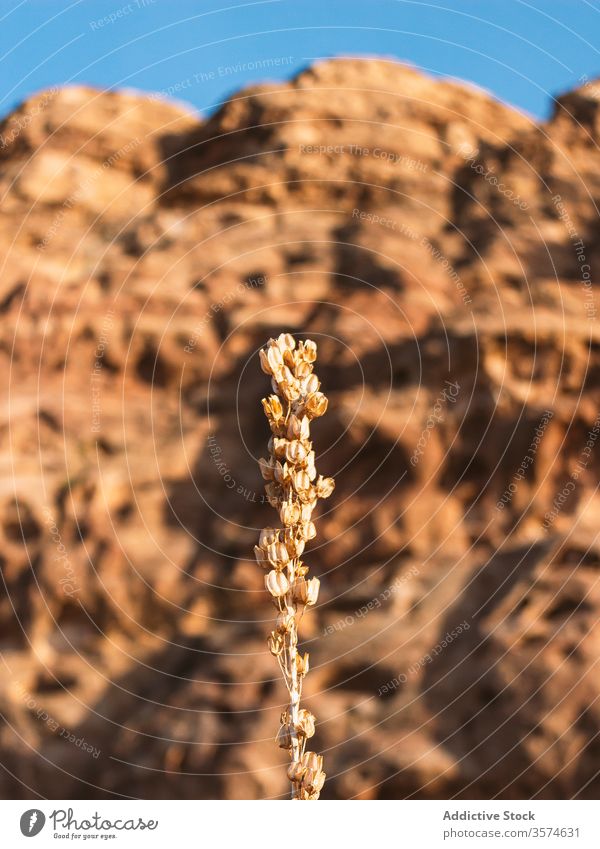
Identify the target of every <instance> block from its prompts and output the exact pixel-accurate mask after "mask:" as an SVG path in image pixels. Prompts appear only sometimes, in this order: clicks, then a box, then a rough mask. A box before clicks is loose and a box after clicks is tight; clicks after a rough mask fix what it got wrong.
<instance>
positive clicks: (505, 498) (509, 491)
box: [496, 410, 554, 510]
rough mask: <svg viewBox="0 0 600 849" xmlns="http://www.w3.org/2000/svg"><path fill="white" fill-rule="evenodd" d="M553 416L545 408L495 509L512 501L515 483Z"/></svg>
mask: <svg viewBox="0 0 600 849" xmlns="http://www.w3.org/2000/svg"><path fill="white" fill-rule="evenodd" d="M553 416H554V413H553V412H552V410H546V411H545V412H544V415H543V416H542V418H541V419H540V423H539V424H538V426H537V427H536V429H535V431H534V433H535V436H534V437H533V439H532V440H531V444H530V446H529V448H528V449H527V453H526V454H525V456H524V457H523V459H522V460H521V463H520V464H519V468H518V469H517V471H516V472H515V473H514V475H513V478H512V481H511V482H510V483H509V485H508V486H507V487H506V489H505V490H504V492H503V493H502V495H501V496H500V498H499V499H498V501H497V502H496V509H497V510H504V508H505V507H506V505H507V504H510V502H511V501H512V497H513V495H514V494H515V492H516V491H517V485H518V483H519V481H522V480H523V478H524V477H525V475H526V473H527V469H528V468H529V467H530V466H531V465H532V463H533V461H534V459H535V455H536V454H537V450H538V448H539V447H540V443H541V441H542V437H543V435H544V433H545V431H546V428H547V427H548V425H549V424H550V421H551V420H552V417H553Z"/></svg>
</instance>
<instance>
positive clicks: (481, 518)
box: [0, 60, 600, 798]
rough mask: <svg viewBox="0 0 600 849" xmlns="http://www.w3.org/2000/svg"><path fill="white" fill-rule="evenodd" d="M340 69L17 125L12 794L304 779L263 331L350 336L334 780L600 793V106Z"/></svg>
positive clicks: (55, 114)
mask: <svg viewBox="0 0 600 849" xmlns="http://www.w3.org/2000/svg"><path fill="white" fill-rule="evenodd" d="M597 90H598V89H597V87H595V86H593V85H592V86H590V85H588V86H587V87H584V88H583V89H580V90H578V91H575V92H571V93H569V94H568V95H566V96H565V97H563V98H562V99H560V100H559V101H558V102H557V104H556V108H555V112H554V115H553V116H552V118H551V119H550V120H549V121H548V122H547V123H545V124H536V123H535V122H533V121H532V120H531V119H529V118H528V117H527V116H524V115H522V114H519V113H517V112H515V111H514V110H512V109H510V108H509V107H507V106H504V105H502V104H500V103H498V102H496V101H494V100H493V99H491V98H490V97H489V96H488V95H487V94H485V93H483V92H481V91H478V90H475V89H473V88H469V87H467V86H464V85H460V84H458V83H454V82H446V81H439V80H435V81H434V80H431V79H429V78H427V77H425V76H423V75H421V74H420V73H418V72H417V71H415V70H412V69H410V68H407V67H404V66H402V65H399V64H395V63H392V62H386V61H375V60H372V61H359V60H352V61H350V60H337V61H330V62H325V63H322V64H318V65H316V66H315V67H312V68H310V69H308V70H306V71H305V72H303V73H302V74H300V75H299V76H298V77H297V78H296V79H294V80H292V81H291V82H289V83H287V84H273V85H267V86H261V87H259V88H252V89H249V90H245V91H242V92H241V93H240V94H239V95H237V96H235V97H234V98H233V99H232V100H231V101H230V102H229V103H227V104H226V105H225V106H224V107H223V108H222V109H221V110H220V111H219V112H218V113H217V114H215V115H214V116H213V117H211V118H210V119H208V120H206V121H200V120H199V119H198V118H197V117H196V116H194V115H193V114H191V113H186V112H184V111H182V109H181V108H179V107H175V106H173V105H170V104H168V103H166V102H163V101H159V100H156V99H152V98H144V97H142V96H136V95H133V94H126V93H115V92H99V91H95V90H91V89H85V88H66V89H63V90H59V91H56V92H46V93H42V94H40V95H39V96H37V97H36V98H32V99H31V100H29V101H28V102H26V103H24V104H23V105H22V106H21V107H20V108H19V109H18V110H17V111H16V112H15V113H14V114H13V115H11V116H10V117H9V118H8V119H7V120H6V121H5V122H4V123H3V124H2V125H1V127H0V194H1V197H2V202H1V204H0V218H1V225H2V226H1V227H0V245H1V256H2V274H1V275H0V311H1V313H2V316H1V317H2V321H1V324H0V357H1V360H2V370H1V372H0V373H1V375H2V382H3V396H2V397H3V398H4V401H3V407H2V421H1V429H0V451H1V454H0V462H1V463H2V468H3V474H2V477H1V480H2V492H1V494H0V495H1V498H0V557H1V560H0V565H1V571H2V578H3V589H2V592H1V593H0V652H1V655H2V661H3V667H4V672H3V674H2V676H0V679H1V680H0V714H1V716H2V720H3V721H2V725H1V726H0V746H1V755H0V760H1V762H2V765H3V767H4V769H3V770H2V772H1V775H0V794H1V795H2V796H4V797H6V796H9V797H11V796H17V797H32V798H34V797H37V796H40V795H41V796H45V797H55V798H56V797H69V796H72V797H75V798H77V797H92V798H93V797H98V798H104V797H107V798H113V797H127V796H134V797H174V798H176V797H182V798H197V797H205V798H248V797H250V798H253V797H265V796H277V795H279V794H281V793H282V792H284V790H285V782H284V773H283V770H282V768H281V764H282V763H283V762H284V757H283V756H281V755H280V753H279V752H278V750H276V749H275V748H274V745H273V742H272V737H273V734H274V731H275V729H276V726H277V720H278V713H279V710H280V706H281V703H282V701H283V692H282V685H281V684H280V682H279V680H278V677H277V675H276V668H275V665H274V663H273V662H272V658H271V657H270V656H269V655H268V654H267V653H266V649H265V634H266V632H267V630H268V622H269V620H270V618H271V617H272V610H271V608H270V606H269V604H268V603H267V600H266V598H265V593H264V590H263V588H262V572H261V570H260V569H259V568H258V567H257V566H256V565H255V563H254V562H253V561H251V560H250V559H249V557H250V554H251V551H252V546H253V543H254V541H255V536H256V529H257V528H258V527H261V526H262V525H264V524H266V523H268V521H269V519H270V518H271V517H270V508H269V507H268V505H265V504H263V503H261V481H260V477H259V474H258V469H257V466H256V462H255V459H256V457H258V456H260V455H261V453H263V452H264V446H265V443H266V439H267V433H266V426H265V422H264V419H263V415H262V411H261V409H260V404H259V399H260V397H261V396H262V395H263V394H264V393H265V392H266V391H267V383H266V380H265V377H264V375H263V374H262V373H261V372H260V369H259V367H258V357H257V353H256V352H257V349H258V347H259V346H261V345H262V344H263V343H264V341H265V339H266V338H268V337H269V336H270V335H273V334H276V333H279V331H280V330H281V329H287V330H290V331H292V332H294V333H298V334H302V335H307V336H310V337H312V338H314V339H315V340H316V341H317V342H318V344H319V374H320V376H321V377H322V379H323V382H324V385H325V389H326V391H327V394H328V395H329V397H330V412H329V413H328V415H327V416H326V417H325V418H324V419H323V420H321V421H320V422H319V427H318V432H317V433H316V441H317V443H318V446H319V448H320V451H321V456H320V457H319V460H318V465H319V469H320V470H321V471H322V472H323V474H332V475H334V476H335V478H336V480H337V484H338V486H337V489H336V493H335V496H334V497H333V498H332V499H330V501H329V502H328V503H327V509H326V510H325V511H324V512H322V513H321V516H320V517H319V520H318V532H319V536H318V538H317V540H316V541H315V543H316V544H313V554H312V562H313V568H314V569H315V570H316V572H317V573H318V574H320V576H321V578H322V597H321V598H322V601H321V603H320V606H319V607H318V609H317V610H316V611H315V613H314V614H313V615H312V616H311V617H307V618H306V619H305V630H304V633H305V635H306V644H307V648H308V649H309V650H310V652H311V659H312V661H313V668H314V671H312V672H311V674H310V676H309V678H308V679H307V686H308V687H309V690H308V693H307V695H308V702H307V704H308V706H310V705H313V706H314V709H315V713H316V714H317V716H318V717H319V719H320V724H319V727H318V731H317V733H318V744H317V745H318V747H319V749H320V750H321V751H324V753H325V757H326V764H327V772H328V774H329V779H328V782H327V784H326V786H325V790H324V793H323V797H324V798H339V797H359V798H397V797H419V798H426V797H449V796H454V795H457V796H463V797H465V798H477V797H482V798H490V797H496V796H497V797H502V798H511V797H512V798H518V797H529V796H538V797H555V796H561V797H562V796H574V795H579V796H580V797H594V798H596V797H597V795H598V792H600V781H599V779H598V777H597V769H598V766H597V765H598V747H599V743H598V739H599V737H598V732H599V731H600V706H599V705H600V701H599V699H600V685H599V684H598V681H599V680H600V679H599V677H598V675H597V673H596V669H595V665H596V663H597V658H598V654H599V651H600V632H599V630H598V611H599V610H600V585H599V584H598V578H599V575H600V547H599V545H598V542H597V521H596V517H597V515H598V512H597V511H598V507H599V505H600V499H599V497H598V494H597V485H598V479H599V471H600V453H599V452H600V449H599V448H598V446H597V445H596V438H597V435H598V431H599V429H600V424H599V420H598V419H597V415H598V408H599V403H598V402H599V396H600V389H599V383H598V376H599V373H600V356H599V351H600V347H599V346H600V339H599V334H598V322H597V319H596V303H595V300H594V291H593V286H592V285H591V281H592V280H593V271H594V269H595V268H596V267H597V263H598V260H599V259H600V257H598V253H599V251H600V241H599V240H598V235H597V234H598V210H597V203H598V200H599V198H600V153H599V151H598V141H599V137H600V103H599V102H598V98H597Z"/></svg>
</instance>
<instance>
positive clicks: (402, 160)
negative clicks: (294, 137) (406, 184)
mask: <svg viewBox="0 0 600 849" xmlns="http://www.w3.org/2000/svg"><path fill="white" fill-rule="evenodd" d="M298 151H299V152H300V153H306V154H310V155H313V156H315V155H316V156H341V155H343V154H349V155H350V156H361V157H372V158H373V159H381V160H383V161H384V162H388V163H389V164H390V165H400V166H402V167H403V168H406V169H407V170H408V171H423V172H424V171H427V170H428V168H429V165H428V164H427V163H426V162H423V161H422V160H421V159H415V158H414V157H412V156H406V155H405V154H402V153H396V151H393V150H386V149H385V148H383V147H365V146H364V145H360V144H299V145H298Z"/></svg>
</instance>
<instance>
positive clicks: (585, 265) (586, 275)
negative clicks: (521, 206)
mask: <svg viewBox="0 0 600 849" xmlns="http://www.w3.org/2000/svg"><path fill="white" fill-rule="evenodd" d="M552 203H553V204H554V206H555V207H556V211H557V213H558V217H559V218H560V220H561V221H562V223H563V224H564V225H565V228H566V230H567V233H568V234H569V238H570V239H571V242H572V243H573V248H574V249H575V256H576V258H577V262H578V263H579V272H580V277H581V287H582V289H583V295H584V301H583V309H584V311H585V314H586V315H587V317H588V320H589V321H594V320H595V318H596V302H595V300H594V292H593V289H592V267H591V265H590V263H589V260H588V259H587V258H586V247H585V244H584V241H583V239H582V238H581V236H580V235H579V233H578V232H577V228H576V227H575V224H574V223H573V219H572V218H571V216H570V215H569V212H568V210H567V208H566V206H565V204H564V202H563V199H562V197H561V196H560V195H553V197H552Z"/></svg>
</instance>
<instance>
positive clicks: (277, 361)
mask: <svg viewBox="0 0 600 849" xmlns="http://www.w3.org/2000/svg"><path fill="white" fill-rule="evenodd" d="M267 362H268V363H269V366H270V368H271V374H274V375H277V374H278V373H279V372H280V371H281V370H282V369H283V368H284V365H283V355H282V353H281V351H280V350H279V348H278V347H277V345H270V346H269V349H268V351H267Z"/></svg>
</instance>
